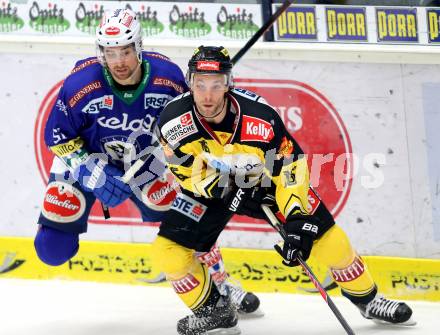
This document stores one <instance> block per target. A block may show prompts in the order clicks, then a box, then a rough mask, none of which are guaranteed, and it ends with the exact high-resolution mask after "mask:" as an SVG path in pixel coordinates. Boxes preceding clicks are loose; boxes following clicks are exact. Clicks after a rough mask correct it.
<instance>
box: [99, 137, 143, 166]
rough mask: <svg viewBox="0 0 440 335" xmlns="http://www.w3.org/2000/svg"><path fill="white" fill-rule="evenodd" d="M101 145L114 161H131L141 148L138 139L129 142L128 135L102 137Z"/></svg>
mask: <svg viewBox="0 0 440 335" xmlns="http://www.w3.org/2000/svg"><path fill="white" fill-rule="evenodd" d="M101 147H102V149H103V151H104V152H105V153H107V155H109V156H110V158H111V159H113V160H114V161H126V160H128V161H130V160H132V159H133V157H136V152H140V150H141V149H140V146H139V143H138V142H137V141H133V142H128V137H127V136H123V135H118V136H109V137H104V138H102V139H101Z"/></svg>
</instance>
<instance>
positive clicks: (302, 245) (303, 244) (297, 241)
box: [274, 215, 319, 266]
mask: <svg viewBox="0 0 440 335" xmlns="http://www.w3.org/2000/svg"><path fill="white" fill-rule="evenodd" d="M283 227H284V230H285V232H286V235H287V236H286V239H285V240H284V242H281V243H279V244H276V245H274V248H275V250H276V251H277V252H278V253H279V254H280V255H281V256H282V257H283V258H284V261H283V264H284V265H286V266H298V265H299V262H298V260H297V259H296V258H297V256H298V254H299V253H300V254H301V257H302V259H303V260H307V259H308V258H309V256H310V252H311V251H312V247H313V241H314V240H315V238H316V236H317V235H318V229H319V228H318V225H317V223H316V221H315V220H314V219H313V217H311V216H304V215H291V216H289V217H288V218H287V219H286V223H285V224H284V225H283Z"/></svg>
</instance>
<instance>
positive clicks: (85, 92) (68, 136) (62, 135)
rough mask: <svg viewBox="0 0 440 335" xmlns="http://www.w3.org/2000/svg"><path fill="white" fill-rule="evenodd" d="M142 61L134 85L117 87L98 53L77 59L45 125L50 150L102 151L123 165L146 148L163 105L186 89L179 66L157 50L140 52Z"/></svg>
mask: <svg viewBox="0 0 440 335" xmlns="http://www.w3.org/2000/svg"><path fill="white" fill-rule="evenodd" d="M142 66H143V69H144V71H143V73H144V76H143V78H142V81H141V83H140V85H139V86H138V88H137V89H136V90H134V91H120V90H118V89H117V88H116V87H115V85H114V81H113V79H112V77H111V75H110V73H109V72H108V70H107V69H105V68H104V67H102V66H101V64H100V63H99V62H98V60H97V58H95V57H93V58H87V59H84V60H81V61H79V62H77V64H76V65H75V68H74V69H73V70H72V72H71V74H70V75H69V76H68V77H67V78H66V79H65V81H64V84H63V86H62V88H61V90H60V92H59V95H58V98H57V101H56V103H55V105H54V107H53V109H52V111H51V113H50V115H49V118H48V121H47V124H46V128H45V134H44V135H45V136H44V138H45V142H46V144H47V145H48V146H49V147H50V149H51V150H52V151H53V152H54V153H55V154H56V155H57V156H59V157H62V158H64V159H65V160H66V158H67V157H71V156H72V157H73V156H74V155H75V153H78V152H83V151H84V150H85V151H87V153H89V154H90V153H105V154H106V155H107V156H108V157H109V161H110V162H111V163H113V164H115V165H118V166H121V167H122V164H123V161H124V159H125V161H127V158H128V161H131V160H133V159H135V157H136V155H137V154H139V153H140V152H141V151H142V150H144V149H145V148H147V147H149V146H150V145H151V141H152V137H151V133H152V132H153V127H154V125H155V121H156V119H157V118H158V116H159V114H160V113H161V111H162V109H163V107H164V106H165V105H166V103H167V102H168V101H170V100H172V99H173V98H174V97H176V96H177V95H179V94H181V93H183V92H185V91H187V90H188V88H187V86H186V84H185V79H184V76H183V74H182V71H181V70H180V68H179V67H178V66H177V65H176V64H174V63H172V62H171V61H170V60H169V59H168V58H167V57H165V56H163V55H161V54H159V53H153V52H143V53H142ZM124 157H125V158H124ZM143 170H144V169H143ZM140 172H142V171H140Z"/></svg>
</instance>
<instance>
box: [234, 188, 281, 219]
mask: <svg viewBox="0 0 440 335" xmlns="http://www.w3.org/2000/svg"><path fill="white" fill-rule="evenodd" d="M268 191H270V189H269V188H267V187H261V186H256V187H255V188H254V189H253V191H252V193H251V194H250V195H249V196H248V197H247V198H246V199H244V201H243V204H242V205H241V207H240V209H239V210H238V212H237V214H239V215H246V216H249V217H251V218H255V219H262V220H267V217H266V214H264V212H263V210H262V209H261V205H262V204H266V205H269V206H271V207H272V206H273V207H276V208H277V209H278V207H277V206H276V202H275V197H274V196H272V195H270V194H267V193H268ZM275 212H276V211H275Z"/></svg>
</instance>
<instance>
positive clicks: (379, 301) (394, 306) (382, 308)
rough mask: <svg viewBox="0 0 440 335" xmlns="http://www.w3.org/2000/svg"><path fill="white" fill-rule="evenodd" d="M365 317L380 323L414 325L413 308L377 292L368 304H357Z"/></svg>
mask: <svg viewBox="0 0 440 335" xmlns="http://www.w3.org/2000/svg"><path fill="white" fill-rule="evenodd" d="M356 306H357V307H358V308H359V310H360V311H361V314H362V316H363V317H364V318H367V319H370V320H372V321H374V322H376V323H380V324H395V325H402V326H414V325H415V324H416V322H415V321H414V320H413V319H412V318H411V315H412V310H411V308H410V307H409V306H408V305H407V304H405V303H404V302H400V301H395V300H389V299H386V298H384V297H383V296H381V295H379V294H376V296H375V297H374V299H373V300H371V301H370V302H369V303H368V304H366V305H365V304H356Z"/></svg>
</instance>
